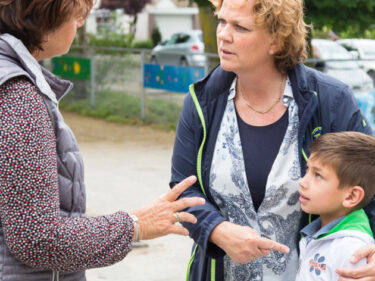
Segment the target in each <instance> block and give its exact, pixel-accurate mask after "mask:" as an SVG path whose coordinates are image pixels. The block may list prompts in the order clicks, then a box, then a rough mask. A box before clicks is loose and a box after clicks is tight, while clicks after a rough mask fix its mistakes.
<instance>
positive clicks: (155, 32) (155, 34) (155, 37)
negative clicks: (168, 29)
mask: <svg viewBox="0 0 375 281" xmlns="http://www.w3.org/2000/svg"><path fill="white" fill-rule="evenodd" d="M151 40H152V42H153V44H154V46H156V45H157V44H158V43H159V42H160V41H161V33H160V30H159V27H157V26H155V27H154V28H153V29H152V33H151Z"/></svg>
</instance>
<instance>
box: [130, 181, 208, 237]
mask: <svg viewBox="0 0 375 281" xmlns="http://www.w3.org/2000/svg"><path fill="white" fill-rule="evenodd" d="M196 180H197V178H196V177H195V176H190V177H188V178H186V179H185V180H183V181H182V182H180V183H179V184H177V185H176V186H175V187H173V188H172V189H171V190H170V191H169V192H168V193H166V194H164V195H163V196H161V197H159V198H157V199H156V200H154V201H153V202H151V203H150V204H148V205H146V206H143V207H141V208H139V209H136V210H135V211H134V212H132V214H134V215H136V216H137V217H138V223H139V229H140V231H139V235H140V236H139V238H140V240H147V239H153V238H156V237H160V236H164V235H167V234H172V233H173V234H180V235H188V234H189V231H188V230H187V229H186V228H184V227H183V226H182V225H180V224H176V222H177V221H178V222H190V223H196V222H197V219H196V218H195V217H194V216H193V215H192V214H189V213H187V212H179V211H181V210H184V209H186V208H188V207H192V206H196V205H203V204H204V203H205V200H204V199H203V198H199V197H192V198H182V199H179V200H177V201H176V199H177V198H178V197H179V196H180V195H181V193H182V192H184V191H185V190H186V189H187V188H189V187H190V186H191V185H192V184H194V183H195V181H196Z"/></svg>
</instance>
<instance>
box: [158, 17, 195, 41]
mask: <svg viewBox="0 0 375 281" xmlns="http://www.w3.org/2000/svg"><path fill="white" fill-rule="evenodd" d="M155 25H156V26H158V27H159V30H160V33H161V35H162V40H165V39H168V38H170V36H171V35H172V34H173V33H176V32H181V31H184V30H190V29H193V27H194V26H193V19H192V16H191V15H155Z"/></svg>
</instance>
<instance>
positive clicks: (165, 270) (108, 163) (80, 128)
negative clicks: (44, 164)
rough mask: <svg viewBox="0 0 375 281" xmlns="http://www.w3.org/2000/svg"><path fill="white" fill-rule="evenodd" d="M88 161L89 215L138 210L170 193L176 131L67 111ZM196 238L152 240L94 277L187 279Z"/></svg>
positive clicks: (91, 277)
mask: <svg viewBox="0 0 375 281" xmlns="http://www.w3.org/2000/svg"><path fill="white" fill-rule="evenodd" d="M63 115H64V118H65V121H66V122H67V123H68V124H69V126H70V127H71V128H72V130H73V131H74V133H75V135H76V138H77V140H78V143H79V146H80V149H81V152H82V155H83V159H84V162H85V179H86V187H87V213H88V214H89V215H102V214H109V213H112V212H115V211H117V210H125V211H126V210H128V211H130V210H132V209H134V208H136V207H137V206H140V205H142V204H144V203H147V202H149V201H151V200H152V199H153V198H155V197H157V196H159V195H161V194H162V193H165V192H166V191H168V189H169V187H168V182H169V178H170V159H171V155H172V147H173V140H174V133H172V132H170V133H167V132H161V131H156V130H153V129H151V128H148V127H135V126H126V125H120V124H113V123H106V122H104V121H102V120H97V119H92V118H87V117H82V116H79V115H76V114H72V113H67V112H63ZM191 245H192V240H190V238H188V237H181V236H175V235H169V236H167V237H163V238H158V239H155V240H150V241H146V243H145V246H146V247H140V248H135V249H133V251H132V252H130V253H129V255H128V256H127V257H126V258H125V259H124V260H123V261H121V262H119V263H118V264H115V265H113V266H110V267H106V268H100V269H92V270H89V271H88V272H87V280H88V281H102V280H110V281H124V280H126V281H171V280H173V281H183V280H185V274H186V265H187V262H188V260H189V257H190V250H191Z"/></svg>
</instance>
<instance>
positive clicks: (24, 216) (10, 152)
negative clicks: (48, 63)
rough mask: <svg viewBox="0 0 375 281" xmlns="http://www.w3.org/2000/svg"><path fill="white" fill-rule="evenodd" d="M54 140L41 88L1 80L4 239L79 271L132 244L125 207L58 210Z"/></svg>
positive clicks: (21, 252) (43, 263) (36, 258)
mask: <svg viewBox="0 0 375 281" xmlns="http://www.w3.org/2000/svg"><path fill="white" fill-rule="evenodd" d="M57 179H58V174H57V158H56V140H55V134H54V130H53V126H52V123H51V121H50V117H49V114H48V110H47V108H46V105H45V103H44V101H43V98H42V97H41V94H40V92H39V90H38V89H37V88H36V87H35V86H34V85H33V84H32V83H31V82H30V81H29V80H28V79H27V78H24V77H18V78H13V79H11V80H9V81H7V82H5V83H4V84H3V85H1V86H0V216H1V217H0V219H1V227H2V230H3V232H4V237H5V241H6V244H7V246H8V248H9V250H10V251H11V253H12V254H13V255H14V257H16V258H17V259H19V260H20V261H22V262H23V263H25V264H27V265H29V266H32V267H38V268H42V269H54V270H59V271H78V270H83V269H88V268H92V267H101V266H106V265H111V264H113V263H115V262H117V261H120V260H121V259H123V258H124V257H125V256H126V254H127V253H128V252H129V251H130V250H131V241H132V237H133V231H134V230H133V223H132V219H131V218H130V217H129V215H128V214H127V213H124V212H117V213H114V214H111V215H107V216H98V217H92V218H89V217H83V218H66V217H61V216H60V215H59V190H58V180H57Z"/></svg>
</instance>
